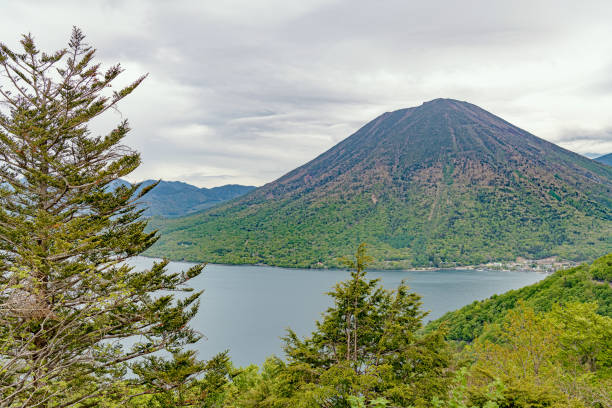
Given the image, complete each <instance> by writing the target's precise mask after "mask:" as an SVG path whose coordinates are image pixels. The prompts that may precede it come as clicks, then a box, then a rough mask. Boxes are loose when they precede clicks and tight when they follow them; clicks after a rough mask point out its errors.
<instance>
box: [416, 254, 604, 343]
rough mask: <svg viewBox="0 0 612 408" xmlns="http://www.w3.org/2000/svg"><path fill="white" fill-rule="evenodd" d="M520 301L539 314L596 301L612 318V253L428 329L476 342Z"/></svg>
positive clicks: (599, 309) (445, 318)
mask: <svg viewBox="0 0 612 408" xmlns="http://www.w3.org/2000/svg"><path fill="white" fill-rule="evenodd" d="M519 302H523V303H524V304H525V305H527V306H530V307H532V308H534V309H535V310H536V311H538V312H548V311H550V310H552V308H553V305H555V304H558V303H560V304H567V303H570V302H596V303H597V313H599V314H600V315H602V316H608V317H612V253H611V254H608V255H606V256H603V257H601V258H599V259H597V260H596V261H595V262H593V263H592V264H591V265H587V264H583V265H581V266H578V267H575V268H571V269H567V270H561V271H557V272H555V273H553V274H552V275H550V276H548V277H547V278H545V279H543V280H542V281H540V282H538V283H536V284H533V285H530V286H526V287H524V288H521V289H517V290H511V291H509V292H506V293H504V294H502V295H495V296H492V297H491V298H489V299H486V300H483V301H476V302H474V303H472V304H470V305H468V306H465V307H463V308H461V309H459V310H456V311H453V312H449V313H447V314H445V315H444V316H442V317H441V318H440V319H438V320H436V321H434V322H431V323H430V324H429V326H428V328H429V329H433V328H437V327H440V326H442V325H443V326H445V327H446V330H448V334H447V337H448V338H450V339H452V340H463V341H472V340H473V339H474V338H476V337H478V336H479V335H480V334H481V332H482V329H483V327H484V325H485V324H488V323H498V322H499V321H501V319H502V318H503V316H504V315H505V313H506V312H507V311H508V310H511V309H513V308H515V307H516V306H517V304H518V303H519Z"/></svg>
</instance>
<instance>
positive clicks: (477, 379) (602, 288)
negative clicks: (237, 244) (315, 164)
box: [0, 28, 612, 408]
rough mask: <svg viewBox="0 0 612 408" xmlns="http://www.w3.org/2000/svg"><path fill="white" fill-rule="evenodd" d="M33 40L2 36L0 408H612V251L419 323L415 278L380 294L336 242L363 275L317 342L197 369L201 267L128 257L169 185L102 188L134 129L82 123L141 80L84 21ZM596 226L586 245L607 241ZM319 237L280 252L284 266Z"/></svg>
mask: <svg viewBox="0 0 612 408" xmlns="http://www.w3.org/2000/svg"><path fill="white" fill-rule="evenodd" d="M21 45H22V49H20V50H19V51H14V50H12V49H10V48H9V47H7V46H6V45H4V44H0V70H2V71H3V77H4V78H8V83H9V85H7V86H3V87H2V88H0V97H1V98H2V101H3V103H4V105H5V106H7V109H6V110H3V111H2V112H0V271H1V272H2V273H0V319H1V322H2V324H1V325H0V406H1V407H11V408H13V407H23V408H25V407H40V408H60V407H62V408H63V407H78V408H85V407H149V408H163V407H210V408H212V407H270V408H271V407H275V408H281V407H313V408H314V407H326V408H366V407H377V408H382V407H388V408H391V407H413V408H418V407H454V408H462V407H465V408H472V407H474V408H476V407H479V408H496V407H497V408H513V407H534V408H535V407H559V408H560V407H568V408H569V407H572V408H578V407H601V408H604V407H611V406H612V303H611V302H612V254H608V255H604V256H603V257H601V256H600V257H599V258H598V259H596V260H595V261H594V262H592V263H590V264H582V265H581V266H578V267H576V268H572V269H568V270H563V271H559V272H556V273H555V274H553V275H551V276H549V277H547V278H546V279H544V280H543V281H541V282H540V283H537V284H535V285H532V286H529V287H526V288H523V289H520V290H517V291H512V292H509V293H506V294H503V295H499V296H494V297H492V298H490V299H487V300H485V301H482V302H475V303H473V304H471V305H468V306H466V307H465V308H463V309H460V310H458V311H455V312H451V313H449V314H447V315H445V316H444V317H442V318H441V319H439V320H437V321H435V322H432V323H431V324H429V325H425V324H424V318H425V317H426V315H427V313H426V312H425V311H424V310H423V309H422V303H421V297H420V295H418V294H416V293H413V292H412V291H411V289H410V288H409V287H408V286H407V284H405V283H402V284H400V285H398V286H397V287H395V288H393V289H385V288H383V287H382V286H381V284H380V282H379V281H378V280H377V279H369V278H368V275H367V269H368V267H371V266H372V265H377V264H378V262H380V259H378V260H377V259H376V257H377V256H379V255H380V251H384V249H383V250H381V249H377V248H372V249H371V250H369V249H368V246H367V245H366V244H363V243H361V242H359V239H360V237H359V236H356V237H354V239H352V240H350V241H348V242H347V243H346V246H344V247H341V248H338V249H336V252H338V251H341V252H344V253H343V255H348V254H351V253H353V252H354V256H346V257H343V258H341V259H339V260H338V261H337V264H338V266H341V267H343V268H346V269H347V270H349V271H350V277H349V278H348V279H347V280H345V281H343V282H340V283H338V284H336V285H335V286H334V287H332V288H330V291H329V293H328V296H329V297H330V299H331V306H330V307H329V308H328V309H327V310H326V311H325V312H324V313H323V315H322V317H321V319H320V320H319V321H318V322H317V323H316V327H315V329H314V330H313V331H312V333H311V334H310V335H308V336H306V337H301V336H298V335H297V334H296V333H295V332H294V331H292V330H291V329H289V330H287V332H286V333H284V337H283V343H284V353H285V356H284V357H282V358H281V357H279V356H270V358H269V359H268V360H267V361H266V362H265V363H264V364H263V365H262V366H254V365H253V366H247V367H236V366H234V365H233V364H232V362H231V360H230V358H229V356H228V353H226V352H221V353H220V354H218V355H216V356H215V357H213V358H211V359H210V360H207V361H203V360H200V359H199V358H198V356H197V354H196V353H195V352H194V351H193V348H192V347H191V346H192V345H193V344H195V343H197V342H198V341H203V339H202V335H201V334H199V332H198V331H196V330H195V329H194V328H193V327H191V326H190V321H191V319H192V318H193V317H194V315H195V314H196V313H197V311H198V307H199V301H200V298H201V297H202V296H205V295H203V293H202V291H194V290H193V288H192V287H191V286H190V285H191V282H192V280H193V279H194V278H195V277H197V276H199V275H200V274H201V273H202V271H203V270H205V269H204V268H205V264H199V265H195V266H193V267H191V268H189V269H187V270H185V271H183V272H179V273H171V272H168V270H167V269H166V266H167V265H168V262H169V261H168V260H163V261H159V262H156V263H155V264H154V266H153V267H151V268H150V269H145V270H136V269H134V268H132V267H130V266H128V264H126V263H125V261H126V260H128V259H130V258H131V257H134V256H136V255H139V254H142V253H146V252H145V251H147V250H150V248H152V246H153V245H154V244H155V243H156V242H157V241H158V239H160V238H159V235H158V234H157V233H156V232H155V231H152V230H151V227H150V226H149V225H148V222H147V219H146V218H143V217H142V212H143V210H142V208H140V207H139V204H138V202H139V201H138V200H140V199H141V198H142V197H143V196H144V195H146V194H147V192H148V191H150V189H152V188H154V186H155V185H154V184H153V185H150V186H148V187H145V188H140V187H141V186H140V185H138V184H135V185H130V184H127V183H125V184H122V185H120V186H118V187H116V188H114V189H110V188H108V186H109V185H110V184H111V183H113V182H114V181H116V180H117V179H120V178H122V177H125V176H126V175H128V174H129V173H131V172H132V171H133V170H134V169H136V168H137V167H138V166H139V165H140V162H141V158H140V155H139V154H138V153H137V152H135V151H134V150H132V149H130V148H128V147H126V146H124V145H122V144H121V143H122V141H123V140H124V138H125V136H126V135H127V134H128V132H129V131H130V126H129V123H128V122H127V120H124V119H122V120H121V121H120V123H118V124H117V125H116V126H115V127H114V128H112V129H111V130H110V131H108V133H106V134H105V135H103V136H93V135H92V134H91V132H90V130H89V127H88V125H89V124H90V122H91V121H92V120H95V119H96V118H98V117H99V116H100V115H102V114H104V113H105V112H107V111H109V110H111V109H114V108H116V106H117V104H118V103H119V102H120V101H121V100H123V99H124V98H126V97H127V96H129V95H130V94H131V93H132V92H133V91H135V90H136V89H137V88H138V87H139V86H140V85H141V83H142V82H143V81H145V80H146V75H144V76H140V77H137V78H135V79H134V80H132V81H131V82H128V84H127V85H125V86H123V87H118V88H116V87H114V88H113V86H115V84H116V83H115V82H114V81H115V80H116V79H117V78H118V77H119V76H120V75H121V74H122V73H123V68H122V67H121V66H120V65H114V66H111V67H109V68H107V69H105V70H104V69H102V67H101V64H99V63H97V62H96V61H95V56H96V54H95V53H96V51H95V49H94V48H92V47H91V46H90V45H88V44H87V42H86V41H85V36H84V34H83V33H82V32H81V31H80V30H79V29H78V28H74V29H73V32H72V36H71V38H70V41H69V43H68V46H67V48H64V49H60V50H58V51H55V52H52V53H45V52H42V51H40V50H39V49H38V48H37V46H36V44H35V42H34V39H33V37H32V36H31V35H24V36H23V37H22V40H21ZM11 86H12V87H11ZM9 88H10V90H9ZM109 90H110V91H109ZM356 203H357V204H358V205H361V206H362V207H361V208H362V209H363V211H370V210H371V209H370V207H369V206H368V205H366V203H365V202H363V201H359V200H357V201H356ZM495 207H496V208H498V210H499V211H500V212H503V211H504V207H503V206H499V205H496V206H495ZM483 208H487V211H491V209H492V208H493V207H490V206H489V207H483ZM382 210H384V209H381V210H380V211H382ZM387 210H388V208H387ZM326 211H330V212H329V217H333V212H334V211H336V212H340V213H341V211H342V209H341V208H333V207H332V208H329V209H328V210H326ZM551 211H552V210H551ZM564 214H565V213H564ZM270 216H271V217H272V215H270ZM280 216H281V214H278V213H277V214H276V217H280ZM336 216H339V215H336ZM529 216H530V217H533V219H534V220H535V219H536V217H537V214H530V215H529ZM406 217H407V215H406ZM381 218H384V217H381ZM499 218H503V215H502V214H500V215H499ZM561 219H562V221H559V222H558V223H557V224H554V225H562V226H564V227H566V229H567V230H568V231H569V232H571V231H572V228H573V227H572V226H576V225H578V224H579V223H581V222H582V221H583V219H582V218H577V219H573V220H567V219H565V218H564V217H561V216H560V220H561ZM321 222H322V223H325V222H326V220H325V219H322V220H321ZM456 222H459V221H458V220H456ZM480 222H481V223H482V225H484V224H485V222H484V221H482V220H481V221H480ZM534 222H535V221H534ZM153 225H155V224H153ZM276 225H280V222H279V223H278V224H276ZM468 225H469V223H466V224H464V225H463V226H462V228H466V229H467V228H468ZM608 225H609V224H608ZM329 227H330V228H335V227H337V225H336V226H334V225H333V224H329ZM412 227H413V226H412V225H410V224H407V225H406V228H407V229H406V231H405V234H409V232H408V231H409V229H410V228H412ZM595 227H596V225H594V224H593V225H588V226H586V227H585V228H589V229H592V230H594V231H593V232H592V233H591V235H589V238H585V239H595V240H600V241H602V240H603V241H605V240H606V239H607V240H609V239H610V235H609V234H608V231H609V230H598V229H597V228H595ZM361 228H364V231H365V230H366V229H373V230H374V231H375V233H379V232H382V229H383V228H385V225H384V224H381V225H380V226H376V225H373V224H363V225H362V226H361ZM415 228H416V227H415ZM483 228H484V226H483ZM307 230H308V226H304V231H307ZM229 231H231V230H229ZM491 233H492V234H495V233H499V231H491ZM436 234H442V230H439V231H437V232H436ZM606 234H608V235H606ZM513 237H514V235H509V236H508V237H506V238H507V239H513ZM162 239H163V237H162ZM308 239H309V237H308V236H307V235H306V236H305V237H304V240H300V241H295V242H292V245H291V246H287V245H285V244H283V245H285V246H284V248H288V249H287V251H288V253H287V255H286V256H287V258H286V259H292V258H291V256H292V252H291V248H294V247H299V246H304V247H308V246H309V245H310V243H309V242H308ZM397 239H400V238H397ZM539 240H543V236H541V235H535V236H534V237H532V238H529V239H528V240H527V241H526V243H525V245H529V246H530V247H531V246H534V245H536V244H537V242H539ZM572 240H573V241H572V242H575V244H576V249H575V250H573V249H572V245H570V244H569V243H568V241H566V240H564V241H563V242H565V244H564V245H565V247H564V248H566V249H567V251H568V253H569V254H580V253H583V251H585V250H584V248H583V246H582V245H579V241H580V240H579V237H577V236H575V237H574V236H572ZM266 242H267V244H266V245H270V247H272V246H274V245H276V244H278V243H277V241H275V240H274V239H273V238H272V237H270V239H269V240H266ZM434 242H437V244H436V245H438V246H434V247H431V248H430V250H431V251H433V252H427V251H425V252H424V253H425V254H429V255H427V256H432V254H433V256H434V257H435V256H438V257H440V259H441V260H443V257H445V256H446V255H445V252H444V247H445V246H448V251H459V250H460V249H459V248H460V247H461V245H460V243H459V241H456V242H455V239H454V238H452V237H442V238H440V240H439V241H434ZM545 242H548V241H545ZM606 242H608V241H606ZM474 245H482V242H481V241H475V244H474ZM592 247H593V248H600V247H599V246H597V245H596V244H594V245H593V246H592ZM158 248H159V247H158ZM387 248H393V245H392V244H391V243H389V247H387ZM482 250H483V251H484V249H482ZM388 251H390V252H389V254H391V253H392V252H391V249H388ZM595 252H596V250H595V249H592V250H588V251H587V252H586V253H587V254H588V255H589V256H592V257H593V258H596V256H594V255H595ZM476 253H479V252H476ZM599 255H603V254H599ZM250 256H254V255H250ZM415 256H416V255H415ZM494 256H495V257H502V256H503V254H502V253H501V252H500V253H498V254H497V253H496V254H495V255H494ZM258 259H259V258H258ZM385 259H387V258H385ZM318 261H320V259H317V258H316V257H315V258H314V259H311V260H310V261H308V262H309V263H308V264H309V265H310V264H314V263H316V262H318ZM434 261H435V260H434ZM434 261H431V262H434ZM471 261H472V260H471V259H466V262H471ZM296 262H305V261H303V260H301V259H300V260H299V261H296ZM436 262H437V261H436ZM296 264H298V263H296ZM228 320H231V316H228ZM280 335H283V333H279V336H280Z"/></svg>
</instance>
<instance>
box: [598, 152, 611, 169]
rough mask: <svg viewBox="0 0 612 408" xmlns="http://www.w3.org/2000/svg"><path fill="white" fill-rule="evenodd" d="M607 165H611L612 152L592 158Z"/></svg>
mask: <svg viewBox="0 0 612 408" xmlns="http://www.w3.org/2000/svg"><path fill="white" fill-rule="evenodd" d="M593 160H595V161H598V162H600V163H603V164H607V165H608V166H612V153H608V154H604V155H603V156H599V157H596V158H595V159H593Z"/></svg>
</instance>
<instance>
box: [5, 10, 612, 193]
mask: <svg viewBox="0 0 612 408" xmlns="http://www.w3.org/2000/svg"><path fill="white" fill-rule="evenodd" d="M590 5H591V7H584V6H583V5H581V4H579V3H576V2H573V1H569V0H568V1H559V2H555V3H551V2H549V1H544V0H531V1H527V0H522V1H514V2H490V1H485V0H466V1H463V2H455V1H451V0H445V1H443V0H433V1H430V2H407V1H404V0H385V1H378V2H373V1H365V0H352V1H348V0H310V1H306V0H300V1H292V0H256V1H255V0H228V1H223V2H219V1H201V2H195V1H175V2H165V1H144V0H138V1H136V0H135V1H130V2H119V1H105V2H102V1H100V2H83V1H68V0H66V1H58V2H53V3H50V2H43V1H35V2H21V1H16V0H9V1H6V2H4V3H3V15H5V16H11V18H5V19H4V20H5V21H3V24H2V25H1V26H0V41H2V42H5V43H7V44H9V45H11V46H15V45H16V44H17V42H18V40H19V34H20V33H24V32H28V31H30V32H32V33H33V34H34V35H35V36H36V38H37V39H38V42H39V45H40V47H41V48H42V49H46V50H54V49H57V48H60V47H63V46H64V45H65V43H66V40H67V38H68V35H69V32H70V29H71V27H72V25H77V26H79V27H81V28H82V29H83V31H84V32H85V34H87V35H88V40H89V41H90V43H91V44H92V45H94V46H95V47H96V48H97V49H98V50H99V51H98V55H99V57H100V58H101V59H102V60H103V62H104V63H105V64H112V63H115V62H121V63H122V65H123V66H124V67H125V68H126V72H125V73H124V74H123V75H122V78H123V79H121V81H124V82H123V83H127V82H129V81H130V80H133V79H134V78H136V77H137V76H138V75H140V74H142V73H146V72H148V73H149V74H150V75H149V78H148V79H147V80H146V81H145V83H143V85H142V86H141V87H140V88H139V89H138V90H137V91H136V92H135V93H134V94H133V95H130V97H128V98H126V100H125V101H124V102H123V103H122V105H121V107H120V109H121V115H123V116H124V117H127V118H129V119H130V123H131V125H132V128H133V131H132V132H131V133H130V135H129V136H128V138H127V139H126V143H127V144H129V145H130V146H132V147H134V148H135V149H137V150H138V151H140V152H141V154H142V158H143V164H142V166H141V167H140V168H139V169H138V170H136V171H135V172H134V174H133V175H132V177H131V179H132V180H141V179H147V178H164V179H171V180H177V179H181V180H183V181H186V182H190V183H194V184H197V185H200V186H206V187H212V186H214V185H219V184H225V183H242V184H256V185H261V184H264V183H266V182H270V181H272V180H274V179H275V178H277V177H279V176H281V175H282V174H284V173H285V172H287V171H290V170H292V169H293V168H295V167H297V166H299V165H301V164H303V163H305V162H307V161H309V160H311V159H312V158H314V157H315V156H316V155H318V154H320V153H322V152H323V151H325V150H326V149H328V148H330V147H331V146H333V145H334V144H336V143H337V142H339V141H340V140H342V139H343V138H345V137H347V136H349V135H350V134H351V133H353V132H354V131H356V130H357V129H358V128H359V127H361V126H362V125H363V124H365V123H366V122H368V121H369V120H371V119H373V118H374V117H376V116H377V115H379V114H381V113H383V112H385V111H391V110H395V109H400V108H404V107H409V106H415V105H419V104H421V103H422V102H423V101H426V100H430V99H434V98H437V97H452V98H457V99H462V100H468V101H470V102H472V103H475V104H477V105H480V106H482V107H483V108H485V109H487V110H489V111H491V112H493V113H495V114H497V115H499V116H501V117H503V118H505V119H507V120H509V121H510V122H512V123H515V124H516V125H518V126H521V127H523V128H525V129H526V130H528V131H530V132H532V133H534V134H536V135H537V136H540V137H543V138H546V139H548V140H550V141H552V142H555V143H560V144H561V145H562V146H563V147H566V148H570V149H572V150H575V151H577V152H579V153H598V152H599V153H601V154H603V153H607V152H610V151H612V146H611V145H610V143H609V137H610V135H609V133H605V132H606V131H598V130H597V129H604V130H605V129H611V128H612V118H611V117H610V115H609V112H610V111H612V92H611V91H610V86H609V84H610V81H609V78H610V75H609V74H610V67H611V66H612V58H610V57H609V56H610V55H612V53H611V51H612V40H611V39H612V25H610V24H609V21H610V17H612V3H610V2H608V1H601V2H599V1H594V2H593V3H590ZM606 84H608V85H606ZM119 119H120V117H119V116H118V115H116V114H115V115H113V114H110V115H109V116H108V117H107V118H105V119H103V120H101V121H100V122H99V123H96V124H95V126H94V128H95V130H96V131H100V132H101V131H103V130H104V129H108V128H109V127H110V126H112V125H113V124H114V123H116V122H117V121H118V120H119ZM587 128H588V129H594V130H592V131H589V132H582V131H576V130H572V131H569V130H568V129H578V130H579V129H587ZM581 132H582V133H581ZM598 132H599V133H598ZM601 132H603V133H601ZM572 135H573V136H572ZM606 138H608V139H606Z"/></svg>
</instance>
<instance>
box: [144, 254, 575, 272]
mask: <svg viewBox="0 0 612 408" xmlns="http://www.w3.org/2000/svg"><path fill="white" fill-rule="evenodd" d="M140 256H142V257H144V258H150V259H161V258H159V257H154V256H145V255H140ZM168 259H169V260H170V261H172V262H185V263H194V264H197V263H205V262H204V261H201V262H197V261H190V260H185V259H182V260H179V259H170V258H168ZM210 264H211V265H223V266H242V265H244V266H260V267H275V268H281V269H314V270H316V269H329V270H343V269H345V268H334V267H327V266H321V267H312V268H304V267H290V266H277V265H268V264H265V263H255V264H253V263H210ZM382 264H383V265H382V267H381V265H380V263H376V264H375V268H373V269H371V270H373V271H414V272H427V271H442V270H448V269H456V270H470V271H472V270H475V271H501V272H535V273H545V274H551V273H553V272H556V271H558V270H561V269H568V268H573V267H575V266H578V265H580V262H575V261H568V260H559V259H557V258H556V257H549V258H542V259H526V258H520V257H519V258H517V260H516V261H497V262H488V263H485V264H478V265H445V266H429V267H410V268H397V267H385V266H384V262H383V263H382Z"/></svg>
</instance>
